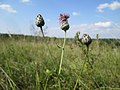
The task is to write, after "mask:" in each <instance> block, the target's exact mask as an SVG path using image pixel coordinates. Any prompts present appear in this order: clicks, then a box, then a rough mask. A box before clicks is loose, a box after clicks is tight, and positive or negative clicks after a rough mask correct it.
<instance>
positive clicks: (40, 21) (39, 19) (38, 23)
mask: <svg viewBox="0 0 120 90" xmlns="http://www.w3.org/2000/svg"><path fill="white" fill-rule="evenodd" d="M35 23H36V26H38V27H42V26H44V24H45V22H44V19H43V17H42V15H41V14H38V15H37V17H36V21H35Z"/></svg>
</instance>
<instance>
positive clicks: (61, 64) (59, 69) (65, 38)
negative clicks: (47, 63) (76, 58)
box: [58, 31, 66, 75]
mask: <svg viewBox="0 0 120 90" xmlns="http://www.w3.org/2000/svg"><path fill="white" fill-rule="evenodd" d="M65 42H66V31H65V35H64V43H63V46H62V53H61V60H60V67H59V72H58V75H59V74H60V72H61V66H62V61H63V55H64V48H65Z"/></svg>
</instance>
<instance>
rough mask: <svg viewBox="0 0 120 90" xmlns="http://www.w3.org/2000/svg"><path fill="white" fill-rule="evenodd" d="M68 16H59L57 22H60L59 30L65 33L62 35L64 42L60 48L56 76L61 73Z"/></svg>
mask: <svg viewBox="0 0 120 90" xmlns="http://www.w3.org/2000/svg"><path fill="white" fill-rule="evenodd" d="M68 18H69V15H67V14H60V17H59V21H60V28H61V29H62V30H63V31H64V32H65V34H64V42H63V46H62V52H61V60H60V66H59V72H58V75H59V74H60V73H61V69H62V68H61V66H62V61H63V56H64V48H65V42H66V32H67V30H68V29H69V28H70V26H69V23H68V20H67V19H68Z"/></svg>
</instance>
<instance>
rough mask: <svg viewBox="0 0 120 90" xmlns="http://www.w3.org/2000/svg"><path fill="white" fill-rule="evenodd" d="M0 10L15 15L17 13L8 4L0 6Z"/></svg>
mask: <svg viewBox="0 0 120 90" xmlns="http://www.w3.org/2000/svg"><path fill="white" fill-rule="evenodd" d="M0 9H2V10H5V11H7V12H10V13H17V11H16V10H15V9H13V8H12V6H11V5H9V4H0Z"/></svg>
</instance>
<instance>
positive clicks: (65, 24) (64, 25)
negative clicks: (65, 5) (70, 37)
mask: <svg viewBox="0 0 120 90" xmlns="http://www.w3.org/2000/svg"><path fill="white" fill-rule="evenodd" d="M68 18H69V15H67V14H60V18H59V21H60V25H61V26H60V27H61V29H62V30H64V31H65V32H66V30H68V29H69V27H70V26H69V23H68V20H67V19H68Z"/></svg>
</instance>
